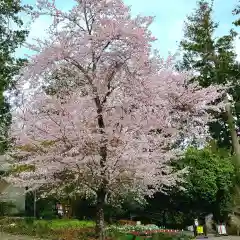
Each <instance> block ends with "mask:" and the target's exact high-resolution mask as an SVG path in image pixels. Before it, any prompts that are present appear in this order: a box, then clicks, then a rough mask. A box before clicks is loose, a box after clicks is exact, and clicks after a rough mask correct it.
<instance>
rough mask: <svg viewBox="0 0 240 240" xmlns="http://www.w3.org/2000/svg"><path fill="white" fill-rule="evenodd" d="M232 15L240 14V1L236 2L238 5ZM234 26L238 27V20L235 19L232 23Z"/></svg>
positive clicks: (239, 23) (239, 20) (239, 24)
mask: <svg viewBox="0 0 240 240" xmlns="http://www.w3.org/2000/svg"><path fill="white" fill-rule="evenodd" d="M233 14H234V15H239V14H240V1H238V5H237V6H236V7H235V8H234V10H233ZM233 24H234V25H235V26H240V18H238V19H236V20H235V21H234V23H233Z"/></svg>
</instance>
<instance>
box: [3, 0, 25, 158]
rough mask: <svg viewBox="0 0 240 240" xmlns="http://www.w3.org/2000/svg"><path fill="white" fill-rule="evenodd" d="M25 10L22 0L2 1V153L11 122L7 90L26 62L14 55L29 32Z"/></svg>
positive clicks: (5, 146)
mask: <svg viewBox="0 0 240 240" xmlns="http://www.w3.org/2000/svg"><path fill="white" fill-rule="evenodd" d="M23 10H24V7H23V6H21V2H20V0H1V1H0V154H2V153H3V152H4V151H5V149H6V148H7V146H8V142H7V141H6V139H7V131H8V127H9V125H10V124H11V113H10V104H9V101H8V98H7V97H6V95H5V92H6V91H7V90H9V89H11V88H13V86H14V80H13V77H14V75H16V74H17V72H18V70H19V68H20V67H21V66H22V64H23V62H24V60H23V59H19V58H15V57H14V56H13V53H14V52H15V50H16V49H17V48H18V47H19V46H21V44H22V43H23V42H24V40H25V38H26V35H27V33H28V32H27V31H26V30H22V29H21V28H22V26H23V21H22V20H21V19H20V17H19V13H20V12H22V11H23Z"/></svg>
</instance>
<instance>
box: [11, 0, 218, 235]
mask: <svg viewBox="0 0 240 240" xmlns="http://www.w3.org/2000/svg"><path fill="white" fill-rule="evenodd" d="M35 10H36V11H35V12H34V17H35V18H36V17H39V16H41V15H50V16H51V17H52V18H53V23H52V25H51V27H50V28H49V30H48V33H49V38H48V39H47V40H44V41H42V40H40V39H35V40H36V42H35V44H29V45H28V46H29V48H30V49H31V50H34V51H36V54H35V55H33V56H31V57H30V60H29V62H28V63H27V65H26V66H25V67H24V68H23V70H22V72H21V75H20V76H19V89H21V90H22V98H21V101H20V100H19V102H18V105H19V108H18V110H17V111H15V113H14V115H13V124H12V129H11V136H12V137H13V138H14V139H15V141H14V145H13V149H12V150H11V155H12V156H15V157H14V160H13V164H14V167H16V166H18V169H21V171H15V172H14V174H13V175H11V176H10V177H8V181H12V182H14V183H15V184H19V185H22V186H28V187H29V189H33V188H36V187H44V188H45V189H48V190H49V192H48V194H50V193H53V192H54V191H55V193H56V194H61V190H64V188H68V187H69V188H70V186H71V189H73V190H72V192H73V194H82V195H85V196H89V195H91V196H95V197H96V204H97V222H96V223H97V224H96V226H97V227H96V230H97V235H98V238H99V239H104V212H103V207H104V203H105V202H106V201H109V200H114V199H121V198H122V196H123V194H124V195H127V194H133V193H134V194H135V196H139V198H141V197H144V196H146V195H148V196H152V195H153V194H154V193H155V192H156V191H164V187H165V186H171V185H174V184H176V182H177V181H178V180H179V175H180V173H176V172H173V170H172V169H171V168H170V167H169V165H168V163H169V161H170V160H171V159H173V158H174V157H176V156H177V155H178V153H179V152H178V151H177V150H176V149H175V148H173V145H174V143H175V142H176V140H178V139H179V138H180V137H183V136H184V137H185V138H193V137H195V138H196V139H198V140H200V141H204V140H205V138H206V137H207V136H208V134H207V131H208V129H207V127H206V123H207V122H208V121H209V120H210V116H209V114H208V110H209V109H211V108H219V107H221V106H216V105H215V106H213V105H211V103H212V102H213V101H214V100H215V99H217V98H219V96H220V95H221V94H222V93H221V91H219V89H218V88H217V87H214V86H211V87H209V88H205V89H201V88H200V87H199V86H198V85H196V84H190V83H188V79H189V78H190V75H191V74H189V73H179V72H175V71H174V70H173V67H172V65H171V62H172V58H171V57H169V58H168V59H167V60H166V61H164V60H163V59H161V58H160V56H159V53H158V52H157V51H153V49H152V42H154V41H155V40H156V39H155V37H153V36H152V34H151V32H150V30H149V25H150V24H151V23H152V21H153V18H152V17H143V16H137V17H135V18H133V17H131V15H130V9H129V8H128V7H127V6H125V5H124V4H123V1H122V0H112V1H106V0H76V4H75V6H74V7H73V9H72V10H71V11H69V12H62V11H61V10H59V9H57V7H56V5H55V3H54V1H49V0H38V5H37V6H36V9H35ZM23 86H24V87H23ZM26 86H28V89H26Z"/></svg>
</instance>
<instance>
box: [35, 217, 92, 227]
mask: <svg viewBox="0 0 240 240" xmlns="http://www.w3.org/2000/svg"><path fill="white" fill-rule="evenodd" d="M34 224H36V225H45V226H49V227H50V228H52V229H62V228H88V227H95V222H93V221H79V220H77V219H54V220H35V221H34Z"/></svg>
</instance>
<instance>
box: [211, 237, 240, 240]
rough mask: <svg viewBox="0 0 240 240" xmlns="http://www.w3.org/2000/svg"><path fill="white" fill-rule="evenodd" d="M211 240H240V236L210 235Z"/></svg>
mask: <svg viewBox="0 0 240 240" xmlns="http://www.w3.org/2000/svg"><path fill="white" fill-rule="evenodd" d="M208 239H211V240H213V239H214V240H240V236H238V237H237V236H226V237H209V238H208Z"/></svg>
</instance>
